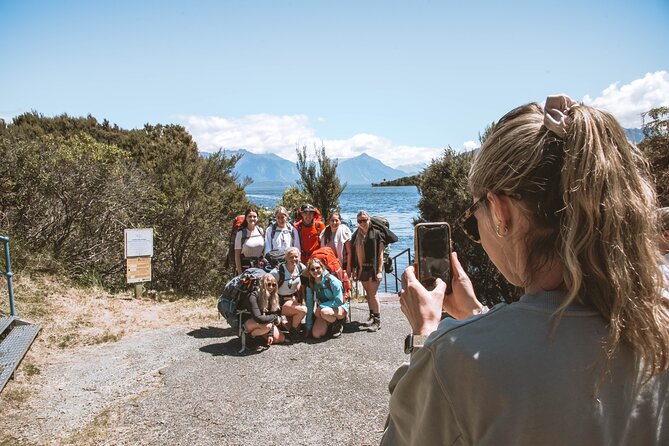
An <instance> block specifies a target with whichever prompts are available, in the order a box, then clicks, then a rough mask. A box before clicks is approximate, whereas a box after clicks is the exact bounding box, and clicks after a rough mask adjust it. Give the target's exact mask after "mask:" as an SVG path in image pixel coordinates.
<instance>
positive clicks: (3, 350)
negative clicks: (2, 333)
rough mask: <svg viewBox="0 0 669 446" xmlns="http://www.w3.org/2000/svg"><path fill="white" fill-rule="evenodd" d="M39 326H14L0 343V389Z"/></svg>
mask: <svg viewBox="0 0 669 446" xmlns="http://www.w3.org/2000/svg"><path fill="white" fill-rule="evenodd" d="M40 329H41V327H40V326H39V325H31V324H26V325H19V326H16V327H14V328H13V329H12V330H11V331H10V332H9V334H8V335H7V337H6V338H5V339H4V340H3V341H2V343H0V391H1V390H2V389H4V388H5V384H7V381H9V379H10V378H11V377H12V375H13V374H14V370H16V367H18V365H19V363H20V362H21V360H22V359H23V356H24V355H25V354H26V352H27V351H28V349H29V348H30V345H31V344H32V343H33V341H34V340H35V337H36V336H37V333H39V331H40Z"/></svg>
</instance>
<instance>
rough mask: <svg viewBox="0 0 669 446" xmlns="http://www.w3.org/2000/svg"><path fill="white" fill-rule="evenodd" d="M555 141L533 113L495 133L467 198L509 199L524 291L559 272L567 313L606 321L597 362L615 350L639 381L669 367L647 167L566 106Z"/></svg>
mask: <svg viewBox="0 0 669 446" xmlns="http://www.w3.org/2000/svg"><path fill="white" fill-rule="evenodd" d="M561 125H564V126H565V132H560V134H559V136H558V134H556V133H553V132H552V131H550V130H548V129H547V128H546V126H545V125H544V111H543V109H542V108H541V107H540V106H539V105H537V104H528V105H524V106H521V107H518V108H516V109H514V110H512V111H511V112H509V113H507V114H506V115H505V116H504V117H503V118H502V119H501V120H500V121H499V122H498V123H497V124H495V125H494V126H493V127H492V129H491V131H490V133H489V134H488V136H487V138H486V140H485V141H484V143H483V145H482V147H481V150H480V152H479V154H478V155H477V157H476V159H475V160H474V164H473V165H472V168H471V170H470V174H469V185H470V189H471V191H472V195H473V197H474V198H475V199H478V198H481V197H483V196H485V195H486V194H487V193H488V192H493V193H496V194H503V195H506V196H508V197H511V198H512V199H515V200H516V203H518V205H519V206H520V208H521V209H522V210H523V213H524V215H525V217H526V218H527V220H528V222H529V224H530V228H531V230H530V231H528V233H527V235H526V236H525V239H524V243H525V251H526V252H527V261H526V266H525V272H524V280H525V282H526V283H532V281H533V280H534V279H535V276H536V275H537V274H538V273H539V271H540V270H541V269H542V268H543V266H545V265H546V264H547V263H548V262H553V261H560V262H561V263H562V265H563V271H564V272H563V282H564V285H565V288H566V290H567V298H566V300H565V302H564V304H563V306H562V307H561V308H560V309H559V310H558V313H557V315H556V316H557V320H559V317H560V316H561V314H562V312H563V311H564V310H565V309H566V307H567V305H569V304H570V303H572V302H574V301H579V302H581V303H584V304H586V305H590V306H592V307H594V308H596V309H597V311H599V313H600V314H601V315H602V317H603V318H604V319H605V320H606V321H608V322H609V327H610V329H609V342H608V345H607V346H606V355H607V357H609V358H611V357H612V356H613V355H614V354H615V350H616V348H617V347H618V345H619V344H620V342H624V343H626V344H628V345H629V346H630V347H631V348H632V349H633V350H634V351H635V353H636V354H637V358H638V359H639V362H640V366H641V369H642V370H643V371H644V372H645V373H646V376H650V375H655V374H657V373H659V372H661V371H663V370H667V369H668V368H669V300H668V299H666V298H663V297H662V276H661V272H660V269H659V266H658V264H659V251H658V248H657V246H656V244H655V242H656V239H657V237H658V233H659V227H658V224H657V223H658V222H657V217H656V216H657V212H656V205H657V204H656V197H655V193H654V189H653V187H652V184H651V182H650V179H649V178H650V175H649V172H648V166H647V163H646V162H645V160H644V158H643V157H642V155H641V153H640V152H639V150H638V149H637V148H636V147H635V146H634V145H632V144H631V143H629V141H628V140H627V138H626V136H625V133H624V131H623V129H622V127H621V126H620V124H618V122H617V121H616V120H615V119H614V118H613V116H611V115H610V114H609V113H606V112H604V111H601V110H598V109H595V108H592V107H587V106H583V105H580V106H572V107H571V108H570V109H569V110H568V112H567V114H566V115H565V116H564V119H563V120H562V122H561Z"/></svg>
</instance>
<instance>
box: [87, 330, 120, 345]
mask: <svg viewBox="0 0 669 446" xmlns="http://www.w3.org/2000/svg"><path fill="white" fill-rule="evenodd" d="M124 334H125V332H123V331H121V332H120V333H112V332H110V331H107V332H105V333H103V334H101V335H100V336H94V337H93V338H91V340H90V342H87V344H89V343H90V344H106V343H108V342H117V341H119V340H120V339H121V338H122V337H123V335H124Z"/></svg>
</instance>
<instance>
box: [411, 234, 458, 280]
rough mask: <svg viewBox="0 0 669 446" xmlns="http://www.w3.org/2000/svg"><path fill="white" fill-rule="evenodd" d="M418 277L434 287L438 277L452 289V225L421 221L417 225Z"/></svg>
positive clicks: (415, 235)
mask: <svg viewBox="0 0 669 446" xmlns="http://www.w3.org/2000/svg"><path fill="white" fill-rule="evenodd" d="M414 231H415V233H414V237H415V248H416V265H417V269H418V279H419V280H420V282H421V283H422V284H423V285H425V286H426V287H428V288H434V282H435V280H436V279H437V278H439V279H441V280H443V281H444V282H446V284H447V287H448V291H447V292H450V290H451V227H450V226H449V224H448V223H445V222H439V223H419V224H417V225H416V227H415V230H414Z"/></svg>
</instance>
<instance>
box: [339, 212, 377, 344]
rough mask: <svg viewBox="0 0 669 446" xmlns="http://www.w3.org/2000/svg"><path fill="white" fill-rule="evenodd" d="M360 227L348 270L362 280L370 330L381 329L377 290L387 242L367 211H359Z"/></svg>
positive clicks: (352, 241) (353, 245) (353, 241)
mask: <svg viewBox="0 0 669 446" xmlns="http://www.w3.org/2000/svg"><path fill="white" fill-rule="evenodd" d="M357 219H358V229H356V230H355V232H354V233H353V238H352V240H351V245H352V248H353V249H352V250H351V251H352V254H353V255H352V256H351V257H352V259H351V261H350V264H351V268H352V270H347V273H352V275H351V274H349V277H351V276H352V279H353V280H359V281H360V282H362V288H363V289H364V290H365V297H366V298H367V305H368V306H369V322H370V323H369V324H368V328H367V330H368V331H372V332H374V331H377V330H379V329H381V304H380V303H379V298H378V297H377V296H376V292H377V291H378V290H379V285H380V284H381V279H382V278H383V249H384V248H385V244H384V243H383V240H382V238H381V236H382V234H381V232H380V231H378V230H376V229H374V228H373V227H372V221H371V219H370V217H369V214H368V213H367V211H360V212H358V216H357Z"/></svg>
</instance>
